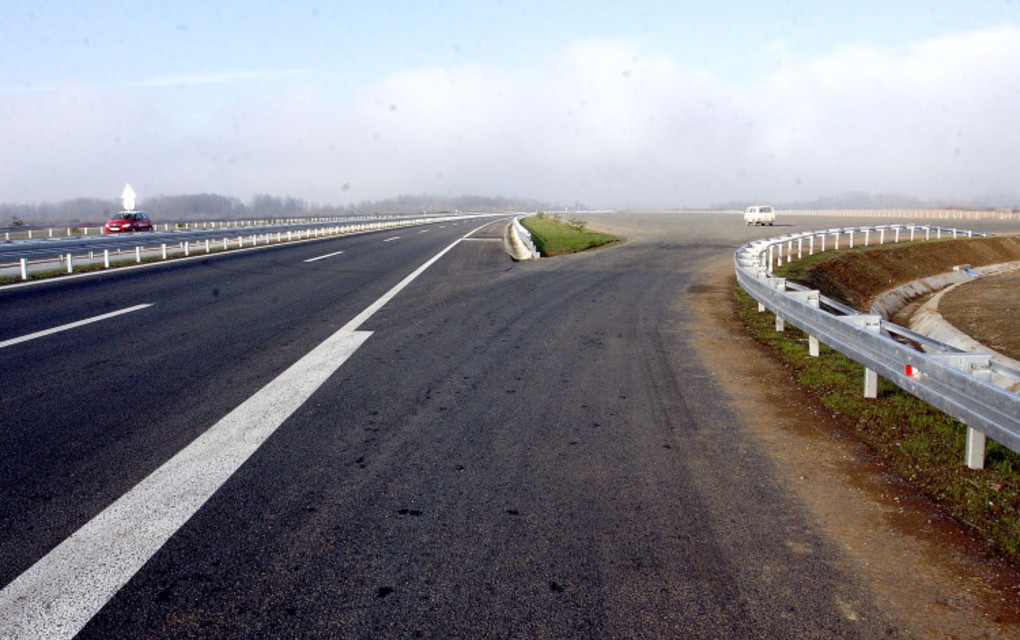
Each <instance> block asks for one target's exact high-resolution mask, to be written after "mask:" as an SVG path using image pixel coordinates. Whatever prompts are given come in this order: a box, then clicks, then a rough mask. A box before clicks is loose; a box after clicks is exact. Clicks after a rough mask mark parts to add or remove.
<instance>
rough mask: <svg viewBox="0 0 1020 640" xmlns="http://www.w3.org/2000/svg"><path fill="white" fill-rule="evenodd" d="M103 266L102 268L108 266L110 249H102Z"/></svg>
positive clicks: (107, 267)
mask: <svg viewBox="0 0 1020 640" xmlns="http://www.w3.org/2000/svg"><path fill="white" fill-rule="evenodd" d="M103 268H104V269H109V268H110V250H109V249H103Z"/></svg>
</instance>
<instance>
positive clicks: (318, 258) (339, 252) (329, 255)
mask: <svg viewBox="0 0 1020 640" xmlns="http://www.w3.org/2000/svg"><path fill="white" fill-rule="evenodd" d="M341 253H343V251H334V252H333V253H327V254H326V255H324V256H318V257H315V258H309V259H307V260H305V262H315V261H317V260H325V259H326V258H332V257H333V256H338V255H340V254H341Z"/></svg>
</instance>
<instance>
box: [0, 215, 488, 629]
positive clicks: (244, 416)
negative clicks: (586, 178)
mask: <svg viewBox="0 0 1020 640" xmlns="http://www.w3.org/2000/svg"><path fill="white" fill-rule="evenodd" d="M489 224H491V223H486V224H484V225H482V226H480V227H478V229H481V228H483V227H485V226H488V225H489ZM474 231H477V229H475V230H472V231H471V232H469V233H467V234H466V235H465V236H464V237H463V238H458V239H457V240H456V241H454V242H453V244H451V245H450V246H448V247H446V248H445V249H443V250H442V251H440V252H439V253H438V254H436V255H435V256H434V257H433V258H431V259H430V260H429V261H428V262H426V263H425V264H423V265H421V266H420V267H418V268H417V269H416V270H415V271H414V272H412V273H411V274H410V275H408V276H407V277H406V278H404V279H403V280H401V281H400V283H398V284H397V285H396V286H394V287H393V288H392V289H390V290H389V291H388V292H386V294H385V295H383V296H382V297H381V298H379V299H378V300H376V301H375V302H374V303H372V304H371V305H370V306H369V307H368V308H366V309H365V310H364V311H362V312H361V313H359V314H358V315H357V316H355V317H354V318H353V319H351V321H350V322H348V323H347V324H346V325H344V326H343V327H342V328H341V329H340V330H339V331H337V332H336V333H334V334H333V335H332V336H330V337H329V338H327V339H326V340H325V342H323V343H322V344H320V345H319V346H317V347H315V349H313V350H312V351H311V352H309V353H308V354H307V355H305V356H304V357H303V358H301V359H300V360H298V361H297V362H296V363H294V364H293V365H291V367H290V368H289V369H287V370H286V371H284V372H283V373H282V374H280V376H279V377H277V378H276V379H275V380H273V381H272V382H270V383H269V384H267V385H266V386H265V387H263V388H262V389H261V390H259V391H258V392H257V393H256V394H255V395H253V396H252V397H251V398H249V399H248V400H246V401H245V402H243V403H242V404H241V405H240V406H238V407H237V408H236V409H234V410H233V411H231V412H230V413H228V414H227V415H226V416H225V417H224V418H223V419H221V420H220V421H219V422H217V423H216V424H215V425H213V426H212V427H210V428H209V429H208V430H207V431H206V432H205V433H203V434H202V435H201V436H199V437H198V438H197V439H195V441H194V442H192V443H191V444H190V445H188V446H187V447H185V448H184V449H183V450H182V451H181V452H180V453H178V454H177V455H175V456H174V457H173V458H171V459H170V460H168V461H167V462H166V463H164V464H163V466H161V467H160V468H158V469H157V470H156V471H154V472H153V473H152V474H150V475H149V476H148V477H147V478H145V479H144V480H142V481H141V482H139V483H138V484H137V485H135V487H134V488H133V489H131V490H130V491H129V492H128V493H126V494H124V495H123V496H122V497H120V498H119V499H118V500H117V501H115V502H114V503H113V504H111V505H110V506H109V507H107V508H106V509H105V510H103V511H102V512H101V513H100V514H99V515H97V516H96V517H94V518H93V519H92V520H90V521H89V522H87V523H86V524H85V525H84V526H82V527H81V528H80V529H78V531H76V532H75V533H74V534H72V535H71V537H70V538H68V539H67V540H65V541H64V542H62V543H60V544H59V545H58V546H57V547H56V548H54V549H53V550H52V551H50V552H49V553H48V554H46V555H45V556H44V557H43V558H42V559H40V560H39V561H38V562H36V563H35V564H34V565H32V566H31V567H29V568H28V569H27V570H26V571H25V572H24V573H22V574H21V575H20V576H18V577H17V578H15V579H14V581H13V582H11V583H10V584H8V585H7V586H6V587H4V588H3V590H2V591H0V638H73V637H74V636H75V635H76V634H77V633H78V632H79V631H81V629H82V628H83V627H84V626H85V625H86V624H87V623H88V621H89V620H90V619H92V617H93V616H94V615H95V614H96V613H97V612H98V611H99V610H100V609H102V608H103V606H105V605H106V603H107V602H109V601H110V599H111V598H113V596H114V595H115V594H116V593H117V591H119V590H120V589H121V587H123V586H124V585H125V584H127V582H128V580H130V579H131V577H132V576H133V575H134V574H135V573H137V572H138V571H139V569H141V568H142V566H143V565H144V564H145V563H146V562H148V560H149V559H150V558H151V557H152V556H153V555H155V553H156V552H157V551H159V549H160V548H161V547H162V546H163V545H164V544H165V543H166V541H167V540H168V539H169V538H170V536H172V535H173V534H174V533H175V532H176V531H177V530H178V529H180V528H181V527H182V526H184V524H185V523H186V522H187V521H188V520H189V519H190V518H191V516H193V515H194V514H195V513H196V512H197V511H198V510H199V509H200V508H201V507H202V505H204V504H205V503H206V501H208V500H209V498H210V497H211V496H212V495H213V494H214V493H215V492H216V491H217V490H218V489H219V488H220V487H221V486H222V485H223V483H225V482H226V481H227V480H228V479H229V478H230V477H231V476H232V475H233V474H234V472H236V471H237V470H238V469H239V468H240V467H241V465H242V464H244V462H245V461H246V460H247V459H248V458H249V457H250V456H251V455H252V454H253V453H255V451H256V450H258V448H259V447H260V446H261V445H262V443H263V442H265V441H266V440H267V439H268V438H269V436H271V435H272V434H273V433H274V432H275V431H276V430H277V429H278V428H279V427H280V425H281V424H283V422H284V421H285V420H286V419H287V418H289V417H290V416H291V415H292V414H293V413H294V412H295V411H297V409H298V408H300V407H301V405H302V404H304V402H305V401H306V400H307V399H308V398H309V397H310V396H311V395H312V393H314V392H315V391H316V390H317V389H318V388H319V387H320V386H321V385H322V384H323V383H324V382H325V381H326V380H327V379H328V378H329V377H330V376H331V375H332V374H333V373H334V372H335V371H336V370H337V369H339V368H340V366H341V365H342V364H343V363H344V362H345V361H346V360H347V359H348V358H350V357H351V355H353V354H354V352H355V351H356V350H357V349H358V347H360V346H361V345H362V344H363V343H364V342H365V340H367V339H368V337H369V336H371V335H372V332H370V331H359V330H358V327H360V326H361V325H362V324H364V322H365V321H367V320H368V319H369V318H370V317H372V315H373V314H374V313H375V312H376V311H378V310H379V309H380V308H382V307H383V305H385V304H386V303H387V302H389V301H390V300H391V299H393V297H394V296H396V295H397V294H398V293H400V292H401V291H402V290H403V289H404V288H405V287H407V286H408V285H409V284H411V282H412V281H414V279H415V278H417V277H418V276H420V275H421V274H422V273H423V272H424V271H425V270H426V269H428V268H429V267H430V266H432V265H433V264H434V263H435V262H436V261H437V260H439V259H440V258H442V257H443V256H444V255H446V254H447V253H448V252H449V251H450V250H452V249H453V248H454V247H455V246H457V245H458V244H459V243H460V242H461V240H464V239H467V238H468V237H470V236H471V235H472V234H473V233H474Z"/></svg>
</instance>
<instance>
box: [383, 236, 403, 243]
mask: <svg viewBox="0 0 1020 640" xmlns="http://www.w3.org/2000/svg"><path fill="white" fill-rule="evenodd" d="M394 240H400V236H393V237H392V238H386V239H385V240H383V242H393V241H394Z"/></svg>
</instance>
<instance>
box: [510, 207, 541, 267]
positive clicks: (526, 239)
mask: <svg viewBox="0 0 1020 640" xmlns="http://www.w3.org/2000/svg"><path fill="white" fill-rule="evenodd" d="M511 224H513V230H514V232H515V234H516V236H517V239H518V240H520V241H521V243H522V244H523V245H524V247H525V248H526V249H527V250H528V251H529V252H530V253H531V259H538V257H539V256H540V254H539V252H538V249H536V248H535V241H534V239H532V237H531V232H530V231H528V229H527V227H525V226H524V225H523V224H521V216H517V217H515V218H514V221H513V222H512V223H511Z"/></svg>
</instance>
